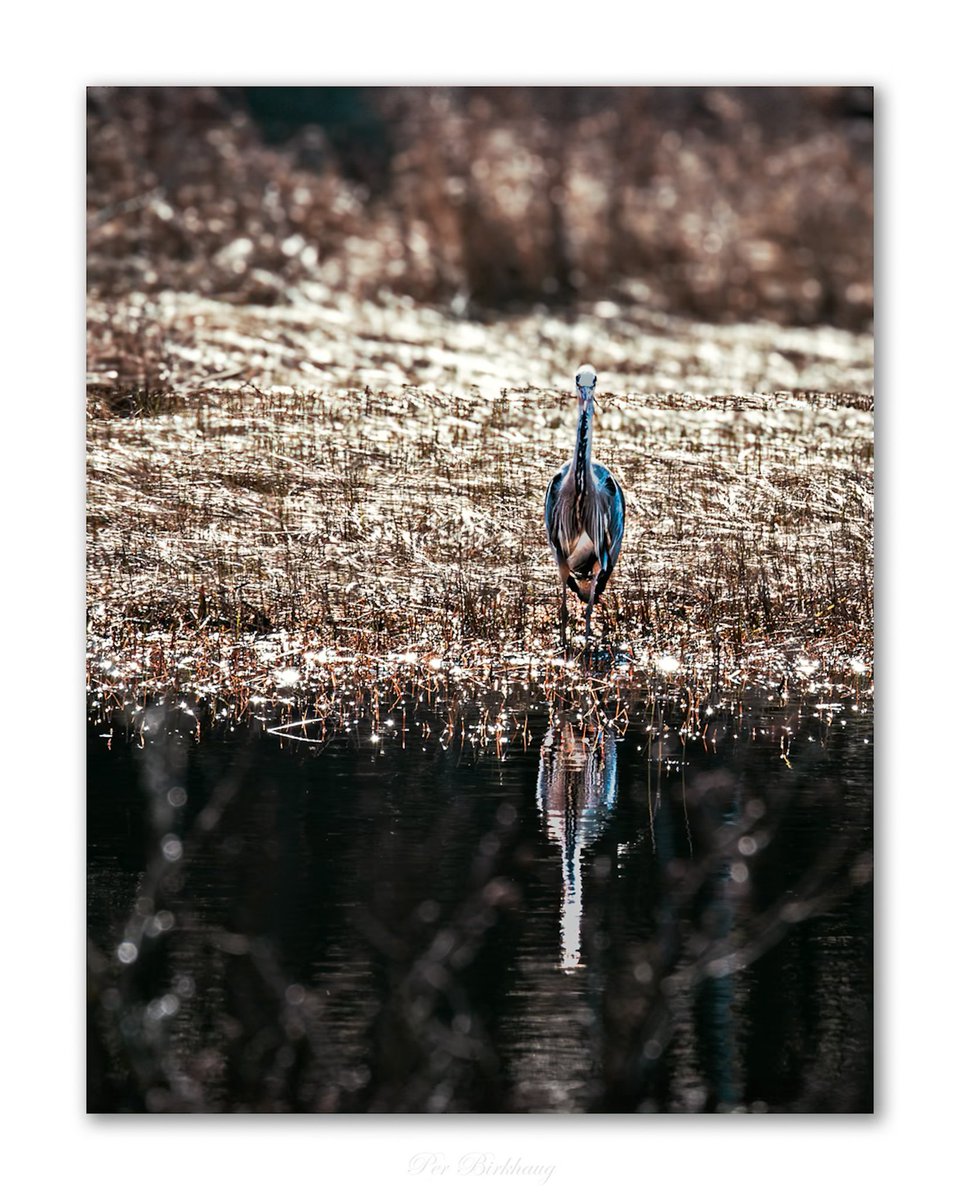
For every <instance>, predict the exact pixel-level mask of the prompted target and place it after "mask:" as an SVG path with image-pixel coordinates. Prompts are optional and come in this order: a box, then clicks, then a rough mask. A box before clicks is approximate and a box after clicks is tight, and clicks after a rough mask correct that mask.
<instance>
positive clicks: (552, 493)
mask: <svg viewBox="0 0 960 1200" xmlns="http://www.w3.org/2000/svg"><path fill="white" fill-rule="evenodd" d="M568 469H569V464H568V465H567V466H565V467H563V468H561V470H559V471H558V472H557V473H556V475H554V477H553V479H551V480H550V486H549V487H548V488H547V494H546V496H545V497H544V501H543V523H544V526H545V527H546V530H547V541H548V542H549V543H550V548H551V550H553V554H554V557H555V558H556V560H557V562H562V561H563V560H564V559H565V558H566V554H565V552H564V549H563V546H562V544H561V541H560V520H559V512H560V488H561V485H562V484H563V477H564V475H566V473H567V471H568Z"/></svg>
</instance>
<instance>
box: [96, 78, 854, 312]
mask: <svg viewBox="0 0 960 1200" xmlns="http://www.w3.org/2000/svg"><path fill="white" fill-rule="evenodd" d="M87 111H88V117H87V123H88V193H87V201H88V284H89V288H90V291H91V294H93V295H96V296H102V297H105V296H111V295H127V294H129V293H130V292H131V291H138V292H144V293H146V294H151V293H156V292H159V291H164V290H169V289H174V290H183V291H191V292H199V293H201V294H203V295H208V296H216V297H218V298H221V299H229V300H235V301H237V302H241V303H255V304H273V303H278V302H279V303H282V302H285V301H286V300H287V299H288V298H289V297H290V296H291V295H292V294H293V293H295V292H296V291H298V290H301V291H303V290H306V291H308V292H309V291H310V290H311V289H313V291H314V293H318V294H320V295H322V294H323V293H324V292H327V293H329V292H338V291H344V292H347V293H349V294H350V295H352V296H354V297H357V298H360V299H375V298H376V297H377V296H378V295H381V294H383V292H384V291H386V292H392V293H398V294H403V295H408V296H411V297H413V298H415V299H416V300H418V301H421V302H426V303H431V304H438V305H451V306H452V308H453V311H454V313H466V312H468V311H469V313H470V315H472V316H483V315H485V314H486V313H488V312H493V311H494V310H497V311H503V310H504V309H517V308H524V307H527V308H529V307H530V306H532V305H538V304H539V305H548V306H551V307H553V306H561V307H562V306H566V305H568V304H570V303H571V302H574V301H578V300H586V301H590V300H598V299H607V298H611V299H629V300H632V301H639V302H640V303H644V304H649V305H650V306H652V307H658V308H662V309H664V310H668V311H670V312H673V313H676V314H682V315H686V316H692V317H695V318H699V319H703V320H709V321H736V320H754V319H767V320H772V321H776V322H779V323H782V324H791V325H814V324H823V325H833V326H837V327H841V328H846V329H851V330H865V329H868V328H869V326H870V323H871V321H872V313H873V287H872V271H873V262H872V260H873V228H872V226H873V184H872V173H873V93H872V89H870V88H862V87H849V88H844V87H809V88H807V87H771V88H767V87H750V88H703V87H689V88H680V87H669V88H646V87H592V88H583V87H577V88H532V87H456V88H445V87H405V88H401V87H388V88H368V87H327V88H289V87H283V88H266V87H247V88H241V87H237V88H91V89H90V90H89V92H88V110H87Z"/></svg>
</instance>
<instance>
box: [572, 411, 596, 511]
mask: <svg viewBox="0 0 960 1200" xmlns="http://www.w3.org/2000/svg"><path fill="white" fill-rule="evenodd" d="M592 444H593V405H592V404H589V405H585V406H584V408H583V411H582V412H581V413H580V420H579V421H578V422H577V443H576V445H575V446H574V450H573V486H574V491H575V493H576V495H578V496H582V495H584V493H585V492H587V491H589V490H592V488H593V486H594V484H593V468H592V466H591V463H590V451H591V448H592Z"/></svg>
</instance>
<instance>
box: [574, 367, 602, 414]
mask: <svg viewBox="0 0 960 1200" xmlns="http://www.w3.org/2000/svg"><path fill="white" fill-rule="evenodd" d="M596 386H597V373H596V371H595V370H594V369H593V367H591V366H590V364H589V363H584V365H583V366H582V367H580V368H579V369H578V370H577V397H578V400H579V405H580V411H581V412H582V411H583V410H584V409H585V408H587V407H588V406H589V405H592V404H593V399H594V397H593V393H594V389H595V388H596Z"/></svg>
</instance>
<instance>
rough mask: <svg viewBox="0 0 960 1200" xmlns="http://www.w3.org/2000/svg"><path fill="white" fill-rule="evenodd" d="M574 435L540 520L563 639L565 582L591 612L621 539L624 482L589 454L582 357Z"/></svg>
mask: <svg viewBox="0 0 960 1200" xmlns="http://www.w3.org/2000/svg"><path fill="white" fill-rule="evenodd" d="M576 383H577V409H578V414H579V416H578V420H577V440H576V442H575V444H574V449H573V458H572V459H571V460H570V461H569V462H568V463H565V464H564V466H563V467H562V468H561V469H560V470H559V471H558V472H557V473H556V475H554V477H553V479H552V480H551V481H550V486H549V487H548V488H547V495H546V498H545V500H544V505H543V520H544V524H545V525H546V528H547V541H548V542H549V543H550V549H551V550H552V551H553V555H554V558H555V559H556V560H557V568H558V569H559V571H560V589H561V601H560V621H561V639H562V640H563V641H564V642H565V641H566V627H567V588H569V589H570V591H572V592H573V593H574V594H575V595H576V596H577V597H578V598H579V599H580V600H582V601H583V603H584V604H586V606H587V626H586V636H587V641H588V642H589V640H590V616H591V613H592V612H593V606H594V604H596V602H597V601H598V600H599V599H600V597H601V595H602V594H603V589H604V588H605V587H606V586H607V581H608V580H609V578H610V576H611V574H612V573H613V568H614V567H615V566H616V564H617V558H618V557H619V555H620V547H621V545H622V543H623V518H624V510H625V504H624V499H623V488H622V487H621V486H620V484H619V483H618V482H617V480H616V479H615V478H614V477H613V475H612V474H611V472H610V471H609V470H608V469H607V468H606V467H604V466H602V465H601V464H600V463H595V462H593V461H592V460H591V457H590V452H591V449H592V443H593V407H594V393H595V391H596V386H597V373H596V371H595V370H594V369H593V367H591V366H590V365H589V364H587V363H585V364H584V365H583V366H582V367H580V369H579V370H578V371H577V376H576Z"/></svg>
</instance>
